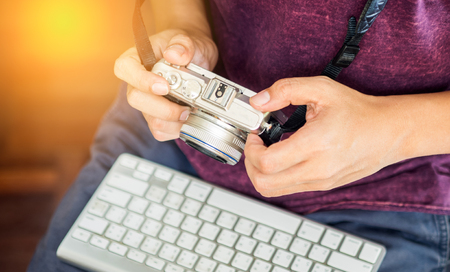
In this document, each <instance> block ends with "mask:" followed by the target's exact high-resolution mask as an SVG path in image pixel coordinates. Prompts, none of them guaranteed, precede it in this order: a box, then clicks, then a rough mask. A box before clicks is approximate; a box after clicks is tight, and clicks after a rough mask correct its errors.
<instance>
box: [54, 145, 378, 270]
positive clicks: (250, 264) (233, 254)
mask: <svg viewBox="0 0 450 272" xmlns="http://www.w3.org/2000/svg"><path fill="white" fill-rule="evenodd" d="M385 253H386V249H385V248H384V247H383V246H382V245H379V244H376V243H374V242H371V241H368V240H365V239H362V238H359V237H356V236H354V235H351V234H348V233H345V232H342V231H340V230H337V229H334V228H331V227H329V226H326V225H323V224H319V223H316V222H314V221H311V220H308V219H306V218H304V217H301V216H298V215H296V214H294V213H290V212H287V211H284V210H281V209H279V208H276V207H273V206H270V205H267V204H265V203H262V202H259V201H256V200H253V199H251V198H248V197H245V196H242V195H239V194H236V193H233V192H231V191H228V190H224V189H221V188H219V187H216V186H214V185H211V184H209V183H206V182H204V181H202V180H199V179H197V178H193V177H191V176H188V175H186V174H183V173H181V172H178V171H176V170H173V169H170V168H167V167H164V166H162V165H159V164H156V163H153V162H150V161H147V160H144V159H141V158H138V157H135V156H132V155H129V154H122V155H121V156H120V157H119V158H118V160H117V161H116V162H115V164H114V165H113V167H112V168H111V170H110V171H109V172H108V174H107V175H106V177H105V178H104V180H103V181H102V183H101V184H100V186H99V187H98V189H97V190H96V192H95V193H94V195H93V196H92V198H91V199H90V201H89V202H88V204H87V205H86V207H85V208H84V210H83V211H82V213H81V214H80V216H79V217H78V219H77V220H76V221H75V223H74V225H73V226H72V228H71V229H70V231H69V232H68V233H67V235H66V237H65V238H64V240H63V241H62V243H61V245H60V246H59V248H58V251H57V255H58V257H59V258H60V259H62V260H64V261H66V262H69V263H71V264H73V265H75V266H78V267H81V268H83V269H87V270H91V271H105V272H124V271H133V272H134V271H136V272H140V271H147V272H149V271H165V272H183V271H197V272H238V271H252V272H286V271H298V272H340V271H349V272H374V271H377V270H378V267H379V266H380V264H381V261H382V259H383V257H384V255H385Z"/></svg>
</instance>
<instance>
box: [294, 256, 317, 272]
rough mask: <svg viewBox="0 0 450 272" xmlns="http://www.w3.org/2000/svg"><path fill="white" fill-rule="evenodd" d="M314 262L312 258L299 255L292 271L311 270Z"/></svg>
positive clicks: (302, 271)
mask: <svg viewBox="0 0 450 272" xmlns="http://www.w3.org/2000/svg"><path fill="white" fill-rule="evenodd" d="M312 264H313V262H312V261H311V260H308V259H305V258H303V257H300V256H297V257H295V260H294V263H292V266H291V269H292V271H297V272H304V271H309V269H310V268H311V266H312Z"/></svg>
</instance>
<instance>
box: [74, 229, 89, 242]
mask: <svg viewBox="0 0 450 272" xmlns="http://www.w3.org/2000/svg"><path fill="white" fill-rule="evenodd" d="M72 237H73V238H75V239H77V240H80V241H83V242H87V241H88V240H89V237H91V233H90V232H88V231H85V230H82V229H76V230H74V231H73V232H72Z"/></svg>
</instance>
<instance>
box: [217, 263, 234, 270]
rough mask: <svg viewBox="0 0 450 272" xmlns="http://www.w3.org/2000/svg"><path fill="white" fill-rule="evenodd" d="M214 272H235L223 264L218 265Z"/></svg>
mask: <svg viewBox="0 0 450 272" xmlns="http://www.w3.org/2000/svg"><path fill="white" fill-rule="evenodd" d="M215 272H236V269H234V268H231V267H229V266H226V265H223V264H219V266H218V267H217V269H216V271H215Z"/></svg>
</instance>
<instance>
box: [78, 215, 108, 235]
mask: <svg viewBox="0 0 450 272" xmlns="http://www.w3.org/2000/svg"><path fill="white" fill-rule="evenodd" d="M78 226H79V227H80V228H83V229H85V230H88V231H91V232H95V233H98V234H100V235H101V234H103V232H104V231H105V229H106V227H107V226H108V221H106V220H105V219H102V218H99V217H97V216H94V215H90V214H87V215H86V216H85V217H83V219H81V221H80V223H79V224H78Z"/></svg>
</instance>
